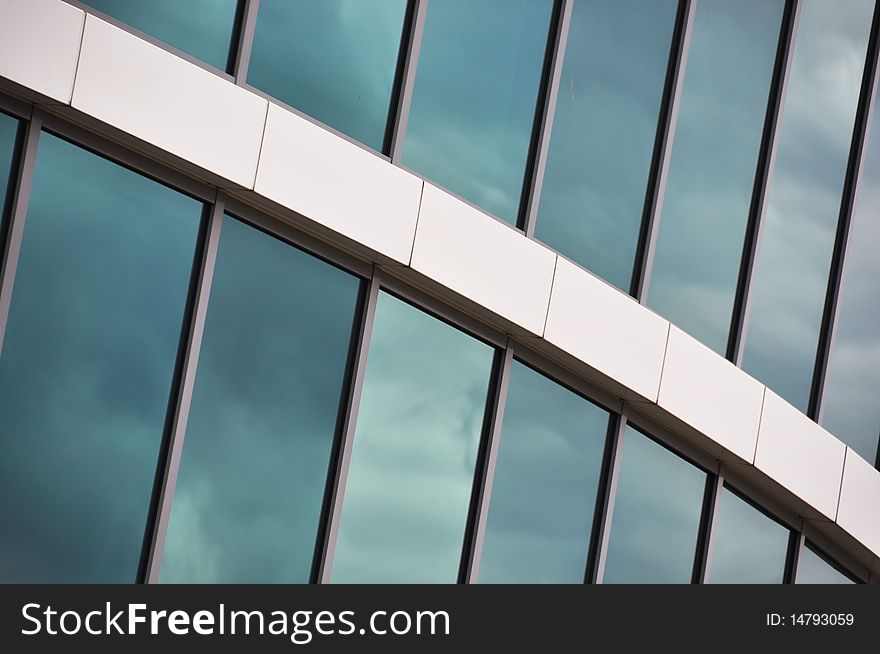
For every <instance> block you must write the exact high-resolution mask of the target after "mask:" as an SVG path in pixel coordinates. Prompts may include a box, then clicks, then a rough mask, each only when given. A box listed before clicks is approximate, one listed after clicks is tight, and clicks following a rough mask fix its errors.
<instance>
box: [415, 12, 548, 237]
mask: <svg viewBox="0 0 880 654" xmlns="http://www.w3.org/2000/svg"><path fill="white" fill-rule="evenodd" d="M552 6H553V3H552V2H551V0H481V1H480V2H473V1H472V0H439V1H437V2H431V3H429V5H428V13H427V17H426V20H425V33H424V40H423V42H422V48H421V54H420V57H419V65H418V70H417V73H416V82H415V88H414V90H413V101H412V109H411V111H410V115H409V129H408V130H407V134H406V141H405V147H404V152H403V163H404V164H405V165H406V166H409V167H410V168H412V169H413V170H415V171H417V172H418V173H420V174H423V175H425V176H426V177H428V178H429V179H432V180H434V181H436V182H437V183H438V184H440V185H441V186H444V187H446V188H448V189H449V190H451V191H453V192H454V193H458V194H459V195H461V196H463V197H465V198H467V199H468V200H470V201H471V202H473V203H475V204H477V205H478V206H480V207H483V208H484V209H486V210H487V211H489V212H490V213H493V214H495V215H496V216H498V217H500V218H502V219H504V220H506V221H507V222H510V223H515V222H516V218H517V211H518V208H519V200H520V192H521V190H522V183H523V176H524V173H525V162H526V156H527V154H528V146H529V140H530V138H531V130H532V123H533V119H534V113H535V106H536V100H537V97H538V85H539V81H540V76H541V68H542V65H543V61H544V52H545V49H546V45H547V34H548V29H549V25H550V15H551V10H552Z"/></svg>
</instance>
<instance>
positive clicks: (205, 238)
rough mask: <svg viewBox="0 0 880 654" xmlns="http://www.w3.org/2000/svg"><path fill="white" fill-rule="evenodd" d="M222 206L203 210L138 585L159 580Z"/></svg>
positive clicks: (216, 203)
mask: <svg viewBox="0 0 880 654" xmlns="http://www.w3.org/2000/svg"><path fill="white" fill-rule="evenodd" d="M224 208H225V207H224V201H223V199H222V197H221V196H220V195H219V192H218V195H217V198H216V200H215V201H214V204H213V205H212V206H210V207H208V208H207V209H206V211H207V220H206V224H205V227H204V229H203V235H202V244H201V247H200V252H199V256H198V259H197V261H196V264H195V271H194V273H195V274H194V284H193V288H192V291H191V294H190V300H189V308H188V312H187V318H186V321H185V323H184V326H183V328H182V330H181V334H182V336H183V339H184V340H183V342H182V343H181V353H180V355H179V358H178V364H177V366H176V367H175V377H174V378H175V380H176V383H175V385H174V387H173V390H172V394H171V399H170V406H169V411H168V418H167V422H168V425H167V428H166V437H165V442H164V444H163V449H162V456H161V458H160V463H159V466H158V469H157V475H156V476H157V479H156V484H155V490H154V493H155V495H154V500H153V502H152V506H151V511H150V518H149V520H148V524H147V530H146V532H147V533H146V538H145V541H146V543H145V547H146V550H145V552H144V555H143V556H142V557H141V560H142V562H141V566H140V567H141V570H140V571H139V578H140V579H142V580H143V581H144V583H148V584H155V583H157V582H158V581H159V570H160V568H161V566H162V557H163V555H164V552H165V537H166V535H167V533H168V520H169V518H170V516H171V503H172V500H173V499H174V489H175V486H176V485H177V473H178V471H179V470H180V457H181V454H182V452H183V439H184V436H185V435H186V425H187V421H188V419H189V410H190V406H191V404H192V395H193V387H194V385H195V378H196V369H197V368H198V364H199V353H200V352H201V347H202V336H203V335H204V331H205V317H206V315H207V310H208V298H209V296H210V294H211V284H212V283H213V280H214V268H215V265H216V263H217V249H218V245H219V243H220V228H221V226H222V224H223V212H224Z"/></svg>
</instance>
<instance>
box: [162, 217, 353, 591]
mask: <svg viewBox="0 0 880 654" xmlns="http://www.w3.org/2000/svg"><path fill="white" fill-rule="evenodd" d="M359 284H360V282H359V280H358V279H357V278H355V277H353V276H352V275H350V274H348V273H345V272H343V271H341V270H339V269H337V268H335V267H333V266H331V265H330V264H328V263H325V262H323V261H321V260H319V259H316V258H315V257H312V256H310V255H308V254H306V253H304V252H302V251H300V250H298V249H296V248H294V247H292V246H290V245H287V244H285V243H283V242H281V241H279V240H277V239H275V238H273V237H271V236H268V235H267V234H264V233H262V232H259V231H257V230H256V229H254V228H251V227H249V226H247V225H245V224H243V223H241V222H239V221H237V220H235V219H233V218H230V217H226V218H225V219H224V223H223V228H222V231H221V237H220V247H219V251H218V258H217V267H216V271H215V276H214V282H213V286H212V291H211V298H210V303H209V306H208V314H207V320H206V325H205V336H204V340H203V344H202V350H201V356H200V360H199V367H198V373H197V377H196V385H195V390H194V394H193V403H192V410H191V413H190V418H189V423H188V427H187V433H186V439H185V441H184V449H183V457H182V461H181V468H180V475H179V477H178V482H177V488H176V492H175V496H174V505H173V509H172V514H171V522H170V525H169V531H168V538H167V543H166V548H165V557H164V562H163V567H162V575H161V579H162V581H163V582H206V583H218V582H224V583H263V582H265V583H271V582H288V583H291V582H307V581H308V578H309V571H310V568H311V564H312V555H313V552H314V548H315V538H316V535H317V527H318V519H319V513H320V510H321V502H322V498H323V493H324V485H325V481H326V476H327V468H328V463H329V457H330V448H331V445H332V442H333V436H334V433H335V428H336V418H337V412H338V409H339V402H340V395H341V391H342V384H343V377H344V374H345V365H346V360H347V356H348V348H349V343H350V339H351V330H352V324H353V320H354V313H355V306H356V304H357V294H358V288H359Z"/></svg>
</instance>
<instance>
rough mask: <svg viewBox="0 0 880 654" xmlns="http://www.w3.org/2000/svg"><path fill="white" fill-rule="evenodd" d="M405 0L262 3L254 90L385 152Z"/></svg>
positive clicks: (281, 0)
mask: <svg viewBox="0 0 880 654" xmlns="http://www.w3.org/2000/svg"><path fill="white" fill-rule="evenodd" d="M405 13H406V0H378V1H375V0H374V1H372V2H365V1H364V0H298V1H297V2H290V0H262V1H261V2H260V10H259V13H258V14H257V26H256V32H255V33H254V44H253V52H252V54H251V62H250V67H249V68H248V84H250V85H251V86H253V87H255V88H258V89H260V90H261V91H265V92H266V93H268V94H269V95H271V96H273V97H275V98H278V99H279V100H281V101H282V102H284V103H286V104H289V105H290V106H292V107H296V108H297V109H299V110H300V111H302V112H303V113H306V114H308V115H309V116H312V117H313V118H316V119H318V120H320V121H321V122H322V123H325V124H326V125H329V126H330V127H333V128H335V129H337V130H339V131H340V132H343V133H344V134H348V135H349V136H351V137H352V138H354V139H357V140H358V141H360V142H361V143H364V144H365V145H368V146H370V147H371V148H373V149H374V150H381V149H382V144H383V140H384V137H385V125H386V123H387V121H388V113H389V109H390V103H391V92H392V85H393V83H394V73H395V70H396V67H397V57H398V51H399V50H400V38H401V35H402V34H403V20H404V15H405Z"/></svg>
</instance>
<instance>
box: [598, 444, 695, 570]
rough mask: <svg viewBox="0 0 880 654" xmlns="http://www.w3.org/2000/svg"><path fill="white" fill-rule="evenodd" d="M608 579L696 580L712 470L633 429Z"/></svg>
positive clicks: (619, 493) (614, 521) (610, 547)
mask: <svg viewBox="0 0 880 654" xmlns="http://www.w3.org/2000/svg"><path fill="white" fill-rule="evenodd" d="M621 456H622V459H621V462H620V477H619V480H618V484H617V496H616V499H615V504H614V511H613V513H612V518H611V538H610V541H609V544H608V560H607V562H606V564H605V577H604V582H605V583H609V584H610V583H634V584H638V583H683V584H686V583H690V580H691V573H692V570H693V565H694V555H695V552H696V545H697V530H698V528H699V525H700V513H701V511H702V506H703V492H704V488H705V485H706V473H704V472H702V471H701V470H699V469H698V468H696V467H694V466H693V465H691V464H690V463H688V462H687V461H685V460H684V459H682V458H680V457H679V456H677V455H675V454H673V453H672V452H670V451H669V450H667V449H666V448H664V447H662V446H661V445H658V444H657V443H655V442H654V441H652V440H651V439H650V438H647V437H646V436H643V435H642V434H640V433H639V432H637V431H635V430H633V429H631V428H628V429H627V430H626V434H625V436H624V439H623V453H622V455H621Z"/></svg>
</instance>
